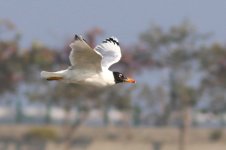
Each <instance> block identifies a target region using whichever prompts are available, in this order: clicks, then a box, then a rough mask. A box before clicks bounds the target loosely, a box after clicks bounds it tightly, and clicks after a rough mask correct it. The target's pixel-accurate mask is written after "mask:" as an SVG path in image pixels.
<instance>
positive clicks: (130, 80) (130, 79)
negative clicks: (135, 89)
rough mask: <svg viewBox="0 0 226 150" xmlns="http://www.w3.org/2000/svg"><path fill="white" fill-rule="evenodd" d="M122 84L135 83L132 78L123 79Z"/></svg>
mask: <svg viewBox="0 0 226 150" xmlns="http://www.w3.org/2000/svg"><path fill="white" fill-rule="evenodd" d="M124 82H128V83H136V81H135V80H134V79H132V78H126V79H124Z"/></svg>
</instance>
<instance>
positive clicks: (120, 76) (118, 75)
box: [113, 72, 136, 83]
mask: <svg viewBox="0 0 226 150" xmlns="http://www.w3.org/2000/svg"><path fill="white" fill-rule="evenodd" d="M113 75H114V78H115V83H122V82H129V83H136V81H135V80H134V79H132V78H128V77H126V76H124V75H123V74H122V73H120V72H113Z"/></svg>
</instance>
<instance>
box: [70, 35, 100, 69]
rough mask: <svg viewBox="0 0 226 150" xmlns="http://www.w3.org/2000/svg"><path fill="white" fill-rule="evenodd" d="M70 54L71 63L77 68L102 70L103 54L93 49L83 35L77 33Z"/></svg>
mask: <svg viewBox="0 0 226 150" xmlns="http://www.w3.org/2000/svg"><path fill="white" fill-rule="evenodd" d="M70 47H71V49H72V50H71V53H70V56H69V59H70V62H71V65H72V66H73V67H75V68H79V69H86V70H91V71H97V72H99V71H101V70H102V68H101V59H102V57H101V55H100V54H98V52H96V51H95V50H93V49H92V48H91V47H90V46H89V45H88V44H87V43H86V42H85V41H84V40H83V38H82V37H81V36H78V35H75V40H74V42H72V43H71V44H70Z"/></svg>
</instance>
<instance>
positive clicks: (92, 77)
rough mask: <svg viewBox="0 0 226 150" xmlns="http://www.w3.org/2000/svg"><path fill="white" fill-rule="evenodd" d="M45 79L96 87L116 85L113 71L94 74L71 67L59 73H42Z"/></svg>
mask: <svg viewBox="0 0 226 150" xmlns="http://www.w3.org/2000/svg"><path fill="white" fill-rule="evenodd" d="M41 76H42V77H43V78H48V77H52V76H54V77H62V78H63V79H62V81H63V82H65V83H75V84H87V85H94V86H99V87H102V86H109V85H113V84H115V81H114V77H113V74H112V72H111V71H109V70H105V71H104V72H99V73H93V72H90V71H89V70H76V69H75V70H74V69H71V68H70V67H69V68H68V69H66V70H61V71H57V72H47V71H42V72H41Z"/></svg>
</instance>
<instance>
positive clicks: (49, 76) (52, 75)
mask: <svg viewBox="0 0 226 150" xmlns="http://www.w3.org/2000/svg"><path fill="white" fill-rule="evenodd" d="M41 77H42V78H43V79H46V80H48V81H52V80H62V79H63V75H62V73H61V72H47V71H42V72H41Z"/></svg>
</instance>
